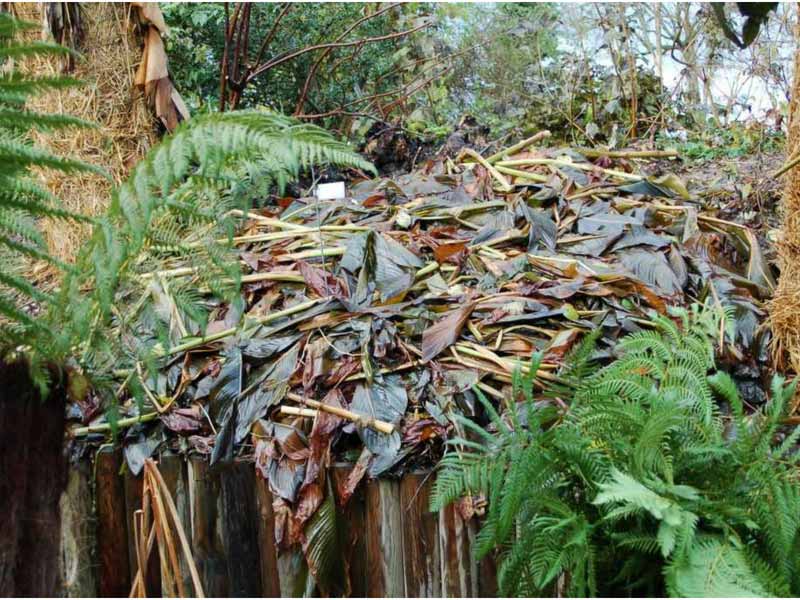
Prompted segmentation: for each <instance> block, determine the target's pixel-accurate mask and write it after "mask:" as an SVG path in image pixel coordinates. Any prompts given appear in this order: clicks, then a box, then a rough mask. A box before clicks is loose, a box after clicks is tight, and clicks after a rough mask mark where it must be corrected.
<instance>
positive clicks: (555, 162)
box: [497, 158, 644, 181]
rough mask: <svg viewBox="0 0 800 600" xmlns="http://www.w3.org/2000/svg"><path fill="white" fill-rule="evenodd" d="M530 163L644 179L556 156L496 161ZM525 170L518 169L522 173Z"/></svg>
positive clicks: (514, 164) (509, 164)
mask: <svg viewBox="0 0 800 600" xmlns="http://www.w3.org/2000/svg"><path fill="white" fill-rule="evenodd" d="M532 165H551V166H554V167H567V168H572V169H580V170H582V171H600V172H602V173H605V174H606V175H611V176H613V177H619V178H620V179H626V180H628V181H641V180H642V179H644V177H642V176H641V175H632V174H631V173H625V172H624V171H615V170H614V169H604V168H602V167H598V166H597V165H593V164H590V163H582V162H572V161H569V160H559V159H556V158H521V159H519V160H505V161H502V162H498V163H497V168H498V169H499V168H500V167H523V166H532ZM524 172H525V171H520V173H524Z"/></svg>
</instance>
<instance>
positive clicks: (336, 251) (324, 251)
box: [277, 246, 346, 262]
mask: <svg viewBox="0 0 800 600" xmlns="http://www.w3.org/2000/svg"><path fill="white" fill-rule="evenodd" d="M345 250H346V248H345V247H344V246H333V247H332V248H315V249H314V250H303V251H302V252H293V253H291V254H281V255H279V256H278V257H277V261H278V262H292V261H295V260H302V259H304V258H319V257H322V256H342V255H343V254H344V253H345Z"/></svg>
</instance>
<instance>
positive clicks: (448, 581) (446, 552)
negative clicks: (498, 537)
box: [439, 504, 478, 598]
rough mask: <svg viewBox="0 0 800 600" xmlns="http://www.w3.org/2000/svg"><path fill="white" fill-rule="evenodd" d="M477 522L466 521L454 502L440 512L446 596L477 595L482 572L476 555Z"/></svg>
mask: <svg viewBox="0 0 800 600" xmlns="http://www.w3.org/2000/svg"><path fill="white" fill-rule="evenodd" d="M474 533H475V524H474V523H473V522H465V521H464V519H462V518H461V515H460V514H459V513H458V510H457V509H456V507H455V506H454V505H452V504H451V505H450V506H448V507H446V508H444V509H442V510H441V511H440V512H439V554H440V560H441V564H442V567H441V577H442V594H441V595H442V596H443V597H446V598H465V597H473V596H476V595H477V593H478V573H477V568H476V565H475V564H474V561H473V557H472V544H471V539H472V538H474Z"/></svg>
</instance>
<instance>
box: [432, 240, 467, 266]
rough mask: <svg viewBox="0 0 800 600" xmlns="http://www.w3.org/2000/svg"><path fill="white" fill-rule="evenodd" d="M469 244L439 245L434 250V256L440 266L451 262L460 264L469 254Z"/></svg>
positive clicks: (452, 243)
mask: <svg viewBox="0 0 800 600" xmlns="http://www.w3.org/2000/svg"><path fill="white" fill-rule="evenodd" d="M468 252H469V250H467V242H450V243H447V244H439V245H438V246H437V247H436V248H434V250H433V255H434V256H435V257H436V262H438V263H439V264H442V263H446V262H451V263H454V264H459V263H461V262H462V261H463V260H464V257H466V255H467V254H468Z"/></svg>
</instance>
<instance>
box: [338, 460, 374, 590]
mask: <svg viewBox="0 0 800 600" xmlns="http://www.w3.org/2000/svg"><path fill="white" fill-rule="evenodd" d="M352 468H353V465H351V464H346V463H340V464H337V465H334V466H333V467H332V468H331V470H330V474H331V476H332V477H333V482H334V486H333V488H334V491H335V492H338V491H339V489H341V486H343V485H344V482H345V481H346V480H347V476H348V475H349V474H350V471H351V470H352ZM336 510H337V512H338V514H339V522H340V523H342V528H343V529H344V538H345V539H344V542H343V543H344V553H345V556H344V561H345V563H346V564H347V565H348V567H349V576H350V596H351V597H353V598H366V597H367V595H368V592H367V590H368V588H367V570H368V559H367V540H366V522H367V517H366V515H367V512H366V511H367V507H366V497H365V493H364V486H363V485H361V486H359V487H358V489H356V491H355V493H354V494H353V496H352V497H351V498H350V500H349V501H348V502H347V504H346V505H345V506H342V505H341V502H340V498H339V497H338V494H337V498H336Z"/></svg>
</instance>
